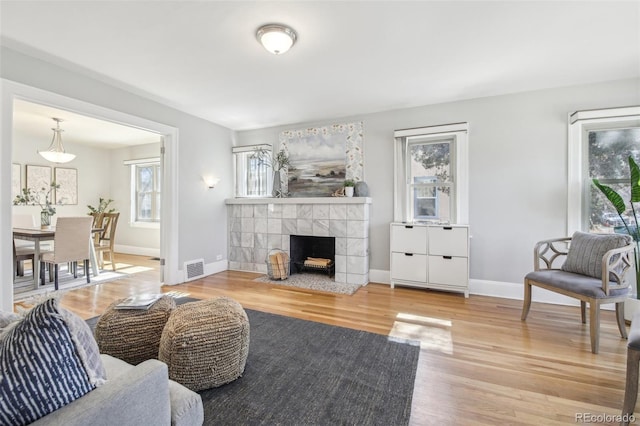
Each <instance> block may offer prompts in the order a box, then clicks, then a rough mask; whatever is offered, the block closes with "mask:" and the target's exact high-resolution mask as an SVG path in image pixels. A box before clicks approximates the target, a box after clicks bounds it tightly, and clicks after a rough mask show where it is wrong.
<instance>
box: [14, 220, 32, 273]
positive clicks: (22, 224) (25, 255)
mask: <svg viewBox="0 0 640 426" xmlns="http://www.w3.org/2000/svg"><path fill="white" fill-rule="evenodd" d="M11 226H12V227H14V228H36V227H37V226H38V224H37V223H36V219H35V217H34V216H33V215H31V214H23V213H13V215H12V218H11ZM33 253H34V244H33V242H30V241H24V240H18V241H16V240H13V260H14V262H15V266H14V268H13V270H14V276H19V277H22V276H24V261H25V260H31V261H32V262H33Z"/></svg>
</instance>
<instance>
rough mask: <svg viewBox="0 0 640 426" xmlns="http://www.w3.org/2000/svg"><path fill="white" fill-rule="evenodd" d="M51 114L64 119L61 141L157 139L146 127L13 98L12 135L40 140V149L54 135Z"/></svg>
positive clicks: (101, 143)
mask: <svg viewBox="0 0 640 426" xmlns="http://www.w3.org/2000/svg"><path fill="white" fill-rule="evenodd" d="M53 117H55V118H61V119H63V120H64V121H62V122H61V123H60V128H61V129H62V130H63V133H62V142H63V144H67V143H68V142H71V143H77V144H81V145H92V146H94V147H97V148H103V149H114V148H121V147H124V146H131V145H143V144H147V143H154V142H159V141H160V135H157V134H155V133H151V132H148V131H146V130H139V129H136V128H133V127H128V126H123V125H121V124H117V123H111V122H108V121H103V120H97V119H95V118H92V117H87V116H85V115H80V114H76V113H73V112H70V111H63V110H60V109H57V108H52V107H50V106H46V105H40V104H34V103H32V102H27V101H24V100H15V101H14V104H13V132H14V135H15V137H14V139H18V140H19V139H20V138H21V137H22V138H29V139H34V140H42V149H46V148H47V147H48V146H49V144H50V143H51V139H52V138H53V130H52V128H54V127H56V122H55V121H53ZM69 151H71V150H69Z"/></svg>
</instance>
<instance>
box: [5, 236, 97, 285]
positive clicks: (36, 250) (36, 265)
mask: <svg viewBox="0 0 640 426" xmlns="http://www.w3.org/2000/svg"><path fill="white" fill-rule="evenodd" d="M101 231H103V229H102V228H92V229H91V232H92V233H95V232H101ZM55 235H56V231H55V227H49V228H48V229H41V228H13V238H14V239H15V240H23V241H31V242H33V245H34V247H33V259H34V262H33V289H34V290H36V289H37V288H38V281H39V278H40V262H39V261H38V259H40V251H41V250H40V243H41V242H42V241H53V240H54V239H55ZM88 244H89V263H90V264H91V271H92V274H91V275H93V276H94V277H97V276H98V275H100V269H99V268H98V260H97V258H96V250H95V248H94V246H93V239H92V238H89V241H88Z"/></svg>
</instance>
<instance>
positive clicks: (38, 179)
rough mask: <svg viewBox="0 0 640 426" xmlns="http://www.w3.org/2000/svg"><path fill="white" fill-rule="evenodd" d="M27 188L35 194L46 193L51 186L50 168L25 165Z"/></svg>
mask: <svg viewBox="0 0 640 426" xmlns="http://www.w3.org/2000/svg"><path fill="white" fill-rule="evenodd" d="M25 167H26V170H27V188H29V189H31V190H32V191H35V192H43V191H48V190H49V187H50V186H51V181H52V179H51V167H49V166H33V165H30V164H27V165H26V166H25Z"/></svg>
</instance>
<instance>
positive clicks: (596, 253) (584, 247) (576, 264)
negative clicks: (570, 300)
mask: <svg viewBox="0 0 640 426" xmlns="http://www.w3.org/2000/svg"><path fill="white" fill-rule="evenodd" d="M631 242H632V239H631V237H630V236H628V235H622V234H587V233H585V232H575V233H574V234H573V236H572V237H571V245H570V246H569V252H568V253H567V260H566V261H565V262H564V265H562V268H561V269H562V270H563V271H567V272H574V273H576V274H581V275H587V276H590V277H593V278H598V279H600V278H602V257H603V256H604V255H605V253H606V252H608V251H609V250H613V249H616V248H620V247H624V246H626V245H628V244H629V243H631Z"/></svg>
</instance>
